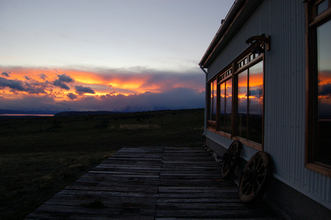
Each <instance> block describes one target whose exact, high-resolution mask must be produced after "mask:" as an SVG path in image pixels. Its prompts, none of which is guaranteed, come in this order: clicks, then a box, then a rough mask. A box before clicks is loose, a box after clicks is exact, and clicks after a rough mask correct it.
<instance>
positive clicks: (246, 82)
mask: <svg viewBox="0 0 331 220" xmlns="http://www.w3.org/2000/svg"><path fill="white" fill-rule="evenodd" d="M262 114H263V62H262V61H261V62H259V63H257V64H255V65H254V66H252V67H250V68H249V69H247V70H245V71H243V72H241V73H239V74H238V127H237V132H238V134H237V135H238V136H240V137H243V138H246V139H249V140H252V141H255V142H257V143H262Z"/></svg>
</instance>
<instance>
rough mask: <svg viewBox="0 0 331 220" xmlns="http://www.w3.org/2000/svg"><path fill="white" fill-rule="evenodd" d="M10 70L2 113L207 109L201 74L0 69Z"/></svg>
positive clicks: (0, 96)
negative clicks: (6, 111)
mask: <svg viewBox="0 0 331 220" xmlns="http://www.w3.org/2000/svg"><path fill="white" fill-rule="evenodd" d="M9 70H10V73H11V74H10V75H9V74H8V76H5V77H6V78H4V77H0V88H1V90H2V92H1V93H0V100H1V103H0V109H13V110H27V111H31V110H43V111H66V110H82V111H83V110H84V111H87V110H89V111H93V110H108V111H123V110H126V111H129V110H132V111H147V110H160V109H181V108H202V107H203V106H204V98H205V92H204V74H203V73H201V72H192V73H180V74H178V73H175V72H158V71H153V70H151V69H145V68H141V67H139V68H136V69H129V70H125V69H120V70H118V69H99V70H95V71H91V70H90V71H80V70H73V69H67V70H54V69H52V70H49V69H45V68H43V69H33V68H22V67H7V68H3V67H0V71H1V72H2V73H8V72H9ZM2 75H3V76H4V74H2Z"/></svg>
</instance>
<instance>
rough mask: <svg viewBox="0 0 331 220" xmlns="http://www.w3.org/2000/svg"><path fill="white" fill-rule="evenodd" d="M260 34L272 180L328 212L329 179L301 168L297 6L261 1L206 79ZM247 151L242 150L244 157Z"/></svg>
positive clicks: (301, 46)
mask: <svg viewBox="0 0 331 220" xmlns="http://www.w3.org/2000/svg"><path fill="white" fill-rule="evenodd" d="M261 34H266V35H270V36H271V50H270V51H267V52H266V53H265V131H264V135H265V136H264V150H265V151H266V152H268V153H270V154H271V155H272V158H273V160H274V162H275V168H276V170H275V175H274V176H275V177H276V178H277V179H279V180H280V181H282V182H284V183H285V184H287V185H289V186H291V187H292V188H294V189H296V190H298V191H299V192H301V193H303V194H304V195H306V196H308V197H310V198H312V199H314V200H315V201H316V202H318V203H321V204H322V205H324V206H326V207H327V208H329V209H331V178H330V177H327V176H325V175H322V174H319V173H316V172H314V171H311V170H309V169H307V168H305V162H304V159H305V100H306V97H305V91H306V90H305V89H306V88H305V86H306V85H305V83H306V82H305V4H304V3H303V1H301V0H291V1H288V0H264V1H262V2H261V3H260V4H259V6H258V7H257V8H256V9H255V11H254V12H253V13H252V15H251V16H250V17H249V18H248V19H247V20H246V21H245V22H244V23H243V25H242V26H241V27H240V29H239V30H238V31H237V33H236V35H235V36H233V38H232V40H231V42H229V43H228V44H227V46H226V47H225V48H224V49H223V51H222V52H221V54H220V55H219V56H218V57H217V58H216V59H215V61H214V62H213V64H211V65H210V68H209V75H208V79H211V78H212V77H214V76H215V75H216V74H217V73H218V72H219V71H221V70H222V69H223V68H224V67H226V66H227V65H228V64H229V63H230V62H232V60H234V59H235V58H236V57H237V56H238V55H239V54H240V53H242V52H243V51H244V50H245V49H246V48H247V47H248V45H247V44H246V43H245V41H246V40H247V39H248V38H249V37H251V36H254V35H261ZM214 139H215V138H214ZM220 144H221V145H225V144H224V143H221V142H220ZM225 146H227V145H225ZM247 149H248V148H247V147H245V148H244V154H245V151H247ZM245 159H246V158H245Z"/></svg>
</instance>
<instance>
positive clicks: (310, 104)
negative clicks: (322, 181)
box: [305, 0, 331, 177]
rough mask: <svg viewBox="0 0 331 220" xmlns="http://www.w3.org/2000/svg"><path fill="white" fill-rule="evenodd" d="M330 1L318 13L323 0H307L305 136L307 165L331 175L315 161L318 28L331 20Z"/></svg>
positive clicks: (327, 168)
mask: <svg viewBox="0 0 331 220" xmlns="http://www.w3.org/2000/svg"><path fill="white" fill-rule="evenodd" d="M326 1H328V9H326V10H324V11H323V12H321V13H320V14H317V6H318V5H319V4H320V3H322V2H323V0H307V1H306V3H305V4H306V5H305V10H306V11H305V13H306V128H305V131H306V137H305V139H306V140H305V142H306V144H305V145H306V146H305V148H306V149H305V166H306V168H308V169H311V170H313V171H316V172H318V173H321V174H323V175H326V176H330V177H331V166H330V165H327V164H323V163H320V162H317V161H314V155H313V151H314V142H315V130H316V128H315V126H316V125H315V124H316V120H317V118H318V116H317V104H318V97H316V94H317V92H318V91H317V90H318V89H317V86H316V85H318V73H317V34H316V32H317V28H318V27H319V26H321V25H322V24H324V23H326V22H330V21H331V0H326Z"/></svg>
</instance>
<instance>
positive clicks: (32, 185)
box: [0, 109, 204, 220]
mask: <svg viewBox="0 0 331 220" xmlns="http://www.w3.org/2000/svg"><path fill="white" fill-rule="evenodd" d="M203 112H204V111H203V109H192V110H177V111H155V112H139V113H125V114H124V113H123V114H109V115H86V116H64V117H40V118H18V119H15V118H0V144H1V145H0V181H1V184H0V219H1V220H4V219H23V218H24V217H25V216H26V215H27V214H29V213H30V212H32V211H33V210H34V209H36V208H37V207H38V206H39V205H41V204H42V203H43V202H45V201H46V200H47V199H49V198H51V197H52V196H53V195H54V194H55V193H56V192H58V191H60V190H61V189H63V188H64V187H65V186H67V185H69V184H70V183H71V182H73V181H74V180H76V179H77V178H78V177H80V176H81V175H83V174H84V173H86V172H87V171H88V170H89V169H90V168H92V167H93V166H96V165H97V164H99V163H100V162H101V161H102V160H104V159H106V158H107V157H109V156H111V155H112V154H113V153H114V152H116V151H117V150H119V149H120V148H122V147H141V146H144V147H146V146H150V147H153V146H175V147H181V146H185V147H190V146H192V147H196V146H203V145H204V137H203V136H202V133H203Z"/></svg>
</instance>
